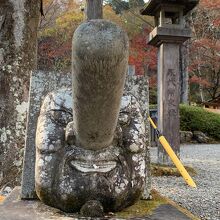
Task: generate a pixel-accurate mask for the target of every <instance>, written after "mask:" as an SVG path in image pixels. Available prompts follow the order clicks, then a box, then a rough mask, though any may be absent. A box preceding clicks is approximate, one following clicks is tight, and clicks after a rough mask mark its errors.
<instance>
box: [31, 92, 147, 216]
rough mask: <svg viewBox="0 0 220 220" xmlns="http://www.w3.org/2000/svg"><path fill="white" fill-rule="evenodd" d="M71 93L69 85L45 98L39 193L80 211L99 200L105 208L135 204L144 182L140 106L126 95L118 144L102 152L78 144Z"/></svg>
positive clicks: (39, 141)
mask: <svg viewBox="0 0 220 220" xmlns="http://www.w3.org/2000/svg"><path fill="white" fill-rule="evenodd" d="M71 112H72V94H71V91H70V90H68V89H61V90H58V91H56V92H54V93H50V94H49V95H48V96H47V97H46V98H45V100H44V103H43V106H42V108H41V113H40V116H39V119H38V127H37V136H36V137H37V140H36V146H37V156H36V172H35V173H36V174H35V175H36V191H37V195H38V197H39V198H40V199H41V200H42V201H43V202H45V203H46V204H48V205H51V206H54V207H57V208H60V209H62V210H64V211H66V212H74V211H78V210H79V209H80V208H81V207H82V205H83V204H85V203H86V202H87V201H89V200H94V199H95V200H99V201H100V202H101V203H102V205H103V207H104V209H105V211H116V210H120V209H122V208H124V207H126V206H128V205H131V204H132V203H134V201H135V200H137V199H138V198H139V197H140V196H141V194H142V192H143V188H144V185H145V175H146V173H145V126H144V122H143V117H142V116H141V114H140V109H139V105H138V103H137V102H136V100H135V98H134V97H132V96H123V97H122V102H121V107H120V113H119V120H118V124H117V129H116V131H115V136H114V139H113V142H112V144H111V145H110V146H108V147H106V148H104V149H101V150H89V149H84V148H82V147H79V146H76V145H75V138H74V129H73V128H74V125H73V124H74V119H73V118H72V114H71Z"/></svg>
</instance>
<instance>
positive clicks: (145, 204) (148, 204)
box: [114, 190, 167, 218]
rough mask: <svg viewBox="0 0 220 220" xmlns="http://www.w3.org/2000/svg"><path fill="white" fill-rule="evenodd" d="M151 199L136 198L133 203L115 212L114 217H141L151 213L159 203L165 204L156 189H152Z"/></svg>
mask: <svg viewBox="0 0 220 220" xmlns="http://www.w3.org/2000/svg"><path fill="white" fill-rule="evenodd" d="M151 195H152V199H151V200H138V201H137V202H136V203H135V204H134V205H132V206H129V207H128V208H125V209H123V210H122V211H120V212H116V213H115V215H114V217H116V218H117V217H118V218H133V217H143V216H146V215H150V214H152V212H153V210H155V209H156V208H157V207H158V206H159V205H161V204H166V203H167V201H166V200H165V199H164V198H163V197H161V196H160V195H159V194H158V193H157V192H156V191H154V190H152V192H151Z"/></svg>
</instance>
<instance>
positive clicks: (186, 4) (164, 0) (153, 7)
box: [141, 0, 199, 16]
mask: <svg viewBox="0 0 220 220" xmlns="http://www.w3.org/2000/svg"><path fill="white" fill-rule="evenodd" d="M198 2H199V0H150V1H149V3H148V4H147V5H146V6H145V8H143V9H142V10H141V14H142V15H150V16H154V15H156V13H157V12H158V10H160V9H161V6H162V5H176V6H180V7H182V8H183V15H185V14H187V13H188V12H189V11H190V10H192V9H193V8H194V7H195V6H196V5H197V4H198Z"/></svg>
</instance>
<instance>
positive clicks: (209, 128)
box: [180, 105, 220, 140]
mask: <svg viewBox="0 0 220 220" xmlns="http://www.w3.org/2000/svg"><path fill="white" fill-rule="evenodd" d="M180 130H181V131H202V132H203V133H205V134H206V135H208V136H209V137H212V138H214V139H216V140H220V115H219V114H216V113H212V112H207V111H206V110H204V109H203V108H200V107H193V106H188V105H180Z"/></svg>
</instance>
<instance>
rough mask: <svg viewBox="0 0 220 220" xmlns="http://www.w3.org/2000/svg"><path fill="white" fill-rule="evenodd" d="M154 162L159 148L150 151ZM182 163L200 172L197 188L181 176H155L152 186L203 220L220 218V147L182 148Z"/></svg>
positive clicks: (219, 145) (188, 146) (217, 219)
mask: <svg viewBox="0 0 220 220" xmlns="http://www.w3.org/2000/svg"><path fill="white" fill-rule="evenodd" d="M151 159H152V162H156V159H157V149H156V148H151ZM181 161H183V163H184V165H187V166H191V167H193V168H194V169H195V170H196V171H197V175H196V176H194V177H193V179H194V180H195V182H196V184H197V188H196V189H194V188H190V187H189V186H187V185H186V184H185V182H184V180H183V178H182V177H173V176H172V177H171V176H163V177H152V187H153V188H154V189H156V190H157V191H159V192H160V194H162V195H164V196H166V197H168V198H170V199H172V200H173V201H175V202H176V203H178V204H179V205H180V206H182V207H184V208H186V209H188V210H189V211H191V212H192V213H193V214H194V215H196V216H198V217H199V218H201V219H202V220H219V219H220V144H214V145H201V144H200V145H182V146H181Z"/></svg>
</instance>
